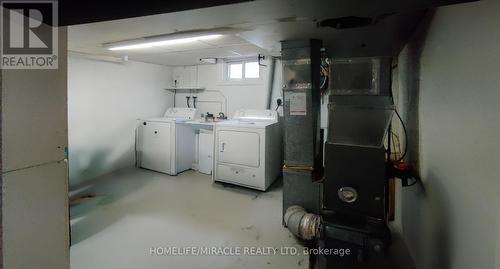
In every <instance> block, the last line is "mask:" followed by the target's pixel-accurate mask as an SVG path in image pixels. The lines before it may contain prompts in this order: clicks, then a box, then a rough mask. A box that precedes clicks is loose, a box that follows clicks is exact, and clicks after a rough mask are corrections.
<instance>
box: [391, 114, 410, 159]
mask: <svg viewBox="0 0 500 269" xmlns="http://www.w3.org/2000/svg"><path fill="white" fill-rule="evenodd" d="M394 112H395V113H396V116H398V119H399V121H400V122H401V126H402V127H403V132H404V134H405V151H404V152H403V155H401V157H399V159H398V160H397V161H396V162H400V161H402V160H403V159H404V158H405V157H406V153H407V152H408V133H407V131H406V126H405V123H404V122H403V119H402V118H401V116H400V115H399V112H398V111H397V110H396V109H395V110H394Z"/></svg>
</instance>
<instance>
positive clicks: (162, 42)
mask: <svg viewBox="0 0 500 269" xmlns="http://www.w3.org/2000/svg"><path fill="white" fill-rule="evenodd" d="M221 36H222V35H221V34H207V35H199V36H190V37H180V38H174V37H172V36H164V37H163V38H162V37H155V38H143V39H139V40H137V39H136V40H132V41H130V42H119V43H114V44H115V45H113V44H104V45H105V46H107V47H108V49H109V50H115V51H116V50H134V49H145V48H153V47H162V46H168V45H176V44H184V43H190V42H194V41H202V40H211V39H216V38H219V37H221Z"/></svg>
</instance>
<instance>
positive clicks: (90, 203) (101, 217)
mask: <svg viewBox="0 0 500 269" xmlns="http://www.w3.org/2000/svg"><path fill="white" fill-rule="evenodd" d="M131 171H135V172H134V174H133V176H131ZM146 173H156V172H153V171H148V170H142V169H140V170H137V169H136V168H133V167H132V168H125V169H121V170H118V171H116V172H113V173H111V174H108V175H104V176H101V177H98V178H95V179H93V180H90V181H87V182H84V183H83V184H80V185H78V186H75V187H73V188H72V189H71V190H70V197H69V199H70V232H71V245H74V244H76V243H78V242H81V241H82V240H85V239H86V238H88V237H90V236H92V235H94V234H96V233H98V232H100V231H102V230H104V229H105V228H106V227H108V226H110V225H111V224H113V223H115V222H116V221H118V220H120V219H121V218H123V217H124V216H126V215H127V211H126V209H123V210H112V211H107V208H106V206H107V205H109V204H111V203H113V202H115V201H117V200H120V199H123V198H124V197H127V196H129V195H130V194H132V193H133V192H136V191H138V190H139V189H141V188H143V187H144V186H146V185H147V184H149V183H151V182H152V181H153V179H151V176H148V177H144V179H142V180H141V178H140V175H141V174H146ZM138 177H139V178H138ZM138 179H139V180H138ZM71 201H72V202H71Z"/></svg>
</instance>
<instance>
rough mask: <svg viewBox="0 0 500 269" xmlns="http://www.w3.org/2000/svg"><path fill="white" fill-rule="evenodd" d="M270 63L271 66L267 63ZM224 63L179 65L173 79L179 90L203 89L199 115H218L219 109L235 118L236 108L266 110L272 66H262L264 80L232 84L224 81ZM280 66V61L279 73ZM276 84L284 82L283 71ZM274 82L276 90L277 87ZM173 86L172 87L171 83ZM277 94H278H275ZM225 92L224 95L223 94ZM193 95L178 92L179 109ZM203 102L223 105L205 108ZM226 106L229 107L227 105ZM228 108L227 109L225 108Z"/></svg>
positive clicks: (275, 96)
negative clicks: (209, 113) (180, 88)
mask: <svg viewBox="0 0 500 269" xmlns="http://www.w3.org/2000/svg"><path fill="white" fill-rule="evenodd" d="M266 64H268V63H266ZM223 68H224V64H223V63H217V64H215V65H197V66H179V67H174V71H173V80H177V83H178V84H177V86H178V87H203V88H205V91H200V92H199V93H198V94H197V96H198V98H197V100H198V101H199V102H200V107H199V108H200V110H202V111H200V112H203V113H205V112H207V111H205V110H206V109H209V110H210V111H208V112H211V113H215V115H217V114H218V113H219V112H220V111H218V110H216V108H219V107H221V109H222V112H225V113H226V115H227V116H232V115H233V113H234V111H235V110H237V109H266V106H267V98H268V90H269V83H268V82H269V81H268V78H269V72H270V71H269V65H268V66H261V68H260V73H261V79H260V80H258V81H250V82H231V81H224V79H223ZM280 68H281V67H280V63H279V62H277V65H276V70H278V69H280ZM276 74H277V75H276V76H275V77H274V81H281V77H280V74H281V72H280V70H278V71H277V72H276ZM277 85H281V84H276V83H274V85H273V88H276V87H278V86H277ZM172 86H173V84H172ZM276 92H278V93H276ZM220 93H222V95H223V96H221V95H220ZM187 95H192V94H190V93H189V91H178V92H177V95H176V106H180V107H186V106H187V105H186V98H185V97H186V96H187ZM279 95H280V94H279V90H276V89H275V93H273V101H272V103H271V105H272V108H273V109H274V108H275V104H276V102H275V101H274V99H275V98H277V97H278V96H279ZM203 101H209V102H212V101H214V102H221V103H222V106H218V105H213V106H207V108H206V109H204V108H203V107H202V106H201V105H202V102H203ZM225 104H227V105H225ZM226 106H227V108H226Z"/></svg>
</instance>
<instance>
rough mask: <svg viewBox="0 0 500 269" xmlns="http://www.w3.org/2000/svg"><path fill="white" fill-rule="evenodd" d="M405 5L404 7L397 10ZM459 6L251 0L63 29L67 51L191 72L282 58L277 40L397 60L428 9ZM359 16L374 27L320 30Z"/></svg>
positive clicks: (384, 0) (426, 0) (430, 0)
mask: <svg viewBox="0 0 500 269" xmlns="http://www.w3.org/2000/svg"><path fill="white" fill-rule="evenodd" d="M402 2H403V3H402ZM452 2H462V1H460V0H458V1H454V0H441V1H440V0H419V1H416V0H415V1H399V0H379V1H366V0H351V1H340V0H256V1H251V2H242V3H236V4H230V5H223V6H215V7H208V8H201V9H194V10H186V11H180V12H173V13H166V14H158V15H151V16H143V17H135V18H130V19H121V20H114V21H104V22H96V23H89V24H81V25H74V26H70V27H68V28H69V30H68V46H69V49H70V50H71V51H77V52H83V53H91V54H96V55H108V56H125V55H127V56H128V57H129V59H131V60H137V61H143V62H149V63H156V64H163V65H192V64H198V63H200V62H199V59H200V58H207V57H216V58H228V57H242V56H254V55H257V54H259V53H260V54H272V55H279V54H280V41H282V40H291V39H304V38H317V39H321V40H323V43H324V46H325V47H326V48H327V51H328V53H329V54H330V55H331V56H333V57H352V56H372V55H394V54H396V53H398V52H399V50H400V48H401V46H402V45H403V44H404V42H405V41H406V40H407V39H408V37H409V36H410V35H411V33H412V32H413V30H414V29H415V28H416V26H417V25H418V23H419V21H420V19H421V18H422V16H423V14H424V11H425V8H427V7H432V6H436V5H441V4H449V3H452ZM343 16H362V17H369V18H378V19H377V20H374V23H372V24H370V25H367V26H363V27H358V28H351V29H336V28H332V27H318V26H317V25H318V22H320V21H322V20H324V19H328V18H338V17H343ZM222 27H225V28H232V29H233V32H232V33H231V34H228V35H225V36H224V37H222V38H219V39H214V40H205V41H196V42H193V43H189V44H183V45H175V46H168V47H162V48H154V49H142V50H134V51H132V50H129V51H109V50H107V49H106V48H104V47H103V44H104V43H109V42H119V41H125V40H131V39H136V38H141V37H148V36H156V35H165V34H173V33H180V32H184V31H196V30H207V29H216V28H222Z"/></svg>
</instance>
